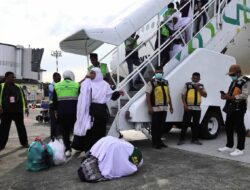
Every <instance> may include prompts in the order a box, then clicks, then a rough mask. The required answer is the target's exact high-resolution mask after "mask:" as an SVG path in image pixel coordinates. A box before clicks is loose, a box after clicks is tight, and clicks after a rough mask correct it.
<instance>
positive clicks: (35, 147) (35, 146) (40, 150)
mask: <svg viewBox="0 0 250 190" xmlns="http://www.w3.org/2000/svg"><path fill="white" fill-rule="evenodd" d="M27 156H28V159H27V163H26V169H27V170H29V171H40V170H43V169H47V168H49V167H51V166H52V165H53V151H52V149H51V147H50V146H49V145H47V144H45V143H44V142H43V141H42V140H41V139H40V138H39V137H37V138H36V139H35V141H33V142H32V143H31V145H30V147H29V149H28V155H27Z"/></svg>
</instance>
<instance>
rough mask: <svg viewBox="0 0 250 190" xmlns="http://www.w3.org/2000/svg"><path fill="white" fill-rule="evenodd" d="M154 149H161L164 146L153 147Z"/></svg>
mask: <svg viewBox="0 0 250 190" xmlns="http://www.w3.org/2000/svg"><path fill="white" fill-rule="evenodd" d="M152 148H155V149H161V148H162V146H161V145H152Z"/></svg>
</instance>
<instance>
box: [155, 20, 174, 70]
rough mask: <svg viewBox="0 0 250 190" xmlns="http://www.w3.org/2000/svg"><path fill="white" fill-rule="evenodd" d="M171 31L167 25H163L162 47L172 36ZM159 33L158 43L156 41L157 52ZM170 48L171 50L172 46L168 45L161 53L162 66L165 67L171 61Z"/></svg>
mask: <svg viewBox="0 0 250 190" xmlns="http://www.w3.org/2000/svg"><path fill="white" fill-rule="evenodd" d="M163 23H164V22H161V25H162V24H163ZM170 32H171V31H170V30H169V28H168V26H167V25H166V24H164V25H162V27H161V29H160V45H162V44H163V43H164V42H166V41H167V39H168V38H169V36H170V35H171V34H170ZM158 35H159V34H158V32H157V35H156V41H155V50H156V49H157V48H158V41H159V38H158ZM170 48H171V45H170V44H168V46H166V47H165V48H164V49H163V50H162V51H161V53H160V56H161V57H160V58H161V66H162V67H163V66H164V65H165V64H166V63H167V62H168V61H169V59H170V57H169V51H170Z"/></svg>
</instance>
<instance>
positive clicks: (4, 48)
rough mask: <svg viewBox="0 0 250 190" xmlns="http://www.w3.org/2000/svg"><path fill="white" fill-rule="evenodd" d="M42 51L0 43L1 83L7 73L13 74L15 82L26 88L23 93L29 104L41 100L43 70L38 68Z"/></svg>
mask: <svg viewBox="0 0 250 190" xmlns="http://www.w3.org/2000/svg"><path fill="white" fill-rule="evenodd" d="M43 51H44V49H32V48H24V47H23V46H21V45H16V46H15V45H10V44H3V43H0V80H1V81H3V78H4V75H5V73H6V72H7V71H11V72H13V73H14V74H15V76H16V79H17V82H18V83H19V84H20V85H21V86H26V88H25V87H24V89H25V90H24V92H25V94H26V98H27V99H28V100H29V101H30V102H33V101H39V100H41V99H42V98H43V88H42V85H41V82H42V72H43V71H44V70H42V69H41V68H40V65H41V60H42V56H43Z"/></svg>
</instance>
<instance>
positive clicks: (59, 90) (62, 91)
mask: <svg viewBox="0 0 250 190" xmlns="http://www.w3.org/2000/svg"><path fill="white" fill-rule="evenodd" d="M79 87H80V85H79V83H77V82H74V81H71V80H67V79H66V80H64V81H62V82H59V83H56V84H55V92H56V94H57V99H58V101H62V100H77V97H78V93H79Z"/></svg>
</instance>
